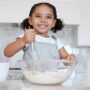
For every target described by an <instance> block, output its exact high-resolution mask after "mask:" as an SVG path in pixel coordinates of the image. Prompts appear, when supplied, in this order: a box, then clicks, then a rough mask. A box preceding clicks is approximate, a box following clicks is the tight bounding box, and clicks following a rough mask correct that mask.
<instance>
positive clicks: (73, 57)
mask: <svg viewBox="0 0 90 90" xmlns="http://www.w3.org/2000/svg"><path fill="white" fill-rule="evenodd" d="M66 59H67V60H75V61H76V56H75V55H74V54H70V55H68V57H67V58H66Z"/></svg>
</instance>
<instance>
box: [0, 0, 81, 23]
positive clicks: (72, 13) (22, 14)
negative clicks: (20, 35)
mask: <svg viewBox="0 0 90 90" xmlns="http://www.w3.org/2000/svg"><path fill="white" fill-rule="evenodd" d="M40 1H41V2H42V0H15V1H14V0H5V1H3V0H1V1H0V22H6V23H21V21H22V20H23V19H24V18H27V17H28V14H29V11H30V8H31V7H32V5H33V4H35V3H37V2H40ZM43 1H45V2H50V3H52V4H54V5H55V7H56V9H57V13H58V18H62V19H63V21H64V22H65V24H79V23H80V14H79V4H78V0H43Z"/></svg>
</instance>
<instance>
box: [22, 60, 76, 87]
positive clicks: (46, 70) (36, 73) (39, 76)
mask: <svg viewBox="0 0 90 90" xmlns="http://www.w3.org/2000/svg"><path fill="white" fill-rule="evenodd" d="M23 64H24V67H23V75H24V76H25V77H26V79H27V80H28V81H30V82H31V83H34V84H45V85H51V84H60V83H63V82H64V81H66V80H67V79H69V77H70V76H71V74H72V72H73V69H74V66H75V63H74V62H73V61H68V60H65V59H63V60H34V61H30V60H28V61H24V63H23Z"/></svg>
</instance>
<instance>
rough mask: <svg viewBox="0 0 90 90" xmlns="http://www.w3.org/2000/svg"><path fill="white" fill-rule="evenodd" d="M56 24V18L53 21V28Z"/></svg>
mask: <svg viewBox="0 0 90 90" xmlns="http://www.w3.org/2000/svg"><path fill="white" fill-rule="evenodd" d="M55 25H56V19H55V20H54V21H53V24H52V28H54V27H55Z"/></svg>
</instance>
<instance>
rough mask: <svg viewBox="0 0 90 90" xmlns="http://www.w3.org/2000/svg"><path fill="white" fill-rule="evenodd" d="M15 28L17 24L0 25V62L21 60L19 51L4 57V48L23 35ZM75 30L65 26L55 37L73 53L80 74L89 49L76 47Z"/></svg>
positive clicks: (72, 26) (73, 27)
mask: <svg viewBox="0 0 90 90" xmlns="http://www.w3.org/2000/svg"><path fill="white" fill-rule="evenodd" d="M17 26H19V24H0V61H2V60H4V61H6V60H9V59H10V60H13V61H15V60H22V55H23V51H20V52H19V53H17V54H16V55H15V56H13V57H11V58H7V57H5V56H4V48H5V46H6V45H7V44H8V43H10V42H11V41H13V40H15V39H16V37H17V36H19V35H21V34H22V33H23V30H21V29H20V28H19V27H17ZM77 30H78V25H65V27H64V28H63V30H62V31H58V32H57V33H56V34H55V35H56V36H57V37H59V38H61V40H62V42H63V43H64V45H65V48H66V49H67V51H68V52H69V53H74V54H75V55H76V56H77V59H78V65H79V66H80V65H81V67H79V68H78V69H80V71H81V72H82V71H83V70H84V69H83V68H84V64H85V62H87V60H88V59H89V58H90V48H89V47H78V46H77ZM50 34H51V33H50Z"/></svg>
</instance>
